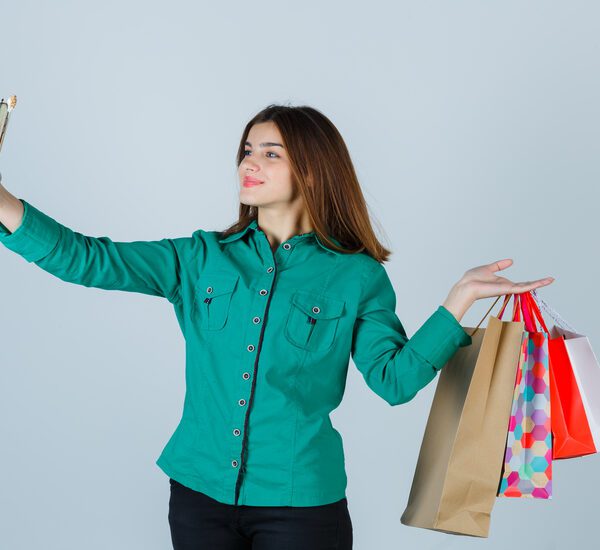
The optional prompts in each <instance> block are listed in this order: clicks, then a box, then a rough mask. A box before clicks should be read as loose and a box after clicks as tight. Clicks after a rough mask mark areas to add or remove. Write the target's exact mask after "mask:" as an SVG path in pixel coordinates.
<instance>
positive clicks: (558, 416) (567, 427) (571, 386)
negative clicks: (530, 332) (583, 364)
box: [530, 290, 598, 459]
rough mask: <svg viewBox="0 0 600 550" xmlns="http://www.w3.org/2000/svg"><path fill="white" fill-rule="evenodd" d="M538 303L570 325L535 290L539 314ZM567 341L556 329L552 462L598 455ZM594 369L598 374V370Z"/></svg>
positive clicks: (533, 301) (551, 352)
mask: <svg viewBox="0 0 600 550" xmlns="http://www.w3.org/2000/svg"><path fill="white" fill-rule="evenodd" d="M538 300H540V302H541V303H543V305H544V309H545V310H546V311H550V313H551V316H552V317H553V319H554V321H555V322H557V323H558V324H560V325H566V323H565V322H564V321H562V319H561V318H560V316H558V314H557V313H556V312H554V311H553V310H551V308H549V306H547V304H545V302H543V300H541V299H540V298H539V297H538V296H537V294H536V292H535V290H534V291H533V292H532V296H531V297H530V302H531V306H532V308H534V309H537V311H538V313H539V308H538V305H537V301H538ZM569 334H571V333H569ZM573 334H574V333H573ZM567 341H568V340H567V339H566V334H565V331H562V332H559V331H558V330H557V328H556V327H553V330H552V332H551V338H550V340H549V342H548V351H549V355H550V363H551V368H550V376H551V381H550V391H551V395H550V409H551V416H552V436H553V447H552V458H555V459H561V458H562V459H564V458H575V457H579V456H585V455H589V454H593V453H597V452H598V449H597V448H596V444H595V442H594V436H593V434H592V430H591V429H590V423H589V421H588V414H587V413H586V409H585V405H584V401H583V399H582V396H581V391H580V387H579V383H578V381H577V375H576V372H575V371H574V368H573V364H572V360H571V357H570V355H569V351H568V349H567ZM593 369H594V370H597V369H596V368H595V366H593ZM592 372H593V371H592Z"/></svg>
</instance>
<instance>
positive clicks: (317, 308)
mask: <svg viewBox="0 0 600 550" xmlns="http://www.w3.org/2000/svg"><path fill="white" fill-rule="evenodd" d="M312 311H313V313H319V311H321V308H320V307H319V306H314V307H313V308H312Z"/></svg>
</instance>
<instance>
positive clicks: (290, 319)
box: [284, 290, 345, 351]
mask: <svg viewBox="0 0 600 550" xmlns="http://www.w3.org/2000/svg"><path fill="white" fill-rule="evenodd" d="M344 306H345V301H344V300H341V299H340V298H334V297H332V296H326V295H323V294H320V293H319V292H311V291H306V290H297V291H296V292H295V293H294V294H293V295H292V300H291V304H290V309H289V312H288V315H287V319H286V323H285V329H284V334H285V337H286V338H287V339H288V341H289V342H291V343H292V344H294V345H295V346H297V347H299V348H302V349H304V350H307V351H326V350H328V349H329V348H330V347H331V346H332V344H333V341H334V340H335V335H336V332H337V330H338V324H339V321H340V317H341V316H342V315H343V313H344Z"/></svg>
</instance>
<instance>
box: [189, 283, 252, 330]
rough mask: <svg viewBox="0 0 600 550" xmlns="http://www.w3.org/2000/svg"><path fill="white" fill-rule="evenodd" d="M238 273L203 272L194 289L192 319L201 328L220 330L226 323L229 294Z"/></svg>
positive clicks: (232, 289)
mask: <svg viewBox="0 0 600 550" xmlns="http://www.w3.org/2000/svg"><path fill="white" fill-rule="evenodd" d="M239 278H240V277H239V275H235V274H229V273H226V274H223V273H203V274H202V275H200V277H199V278H198V282H197V283H196V287H195V290H194V307H193V311H192V315H193V319H194V321H196V322H198V326H199V327H200V329H202V330H221V329H222V328H223V327H224V326H225V324H226V323H227V318H228V316H229V309H230V306H231V296H232V295H233V292H234V290H235V287H236V285H237V282H238V279H239Z"/></svg>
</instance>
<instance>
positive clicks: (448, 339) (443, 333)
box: [406, 306, 472, 370]
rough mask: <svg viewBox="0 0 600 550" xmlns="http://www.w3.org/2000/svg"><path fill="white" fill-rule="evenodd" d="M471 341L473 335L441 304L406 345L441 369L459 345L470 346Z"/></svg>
mask: <svg viewBox="0 0 600 550" xmlns="http://www.w3.org/2000/svg"><path fill="white" fill-rule="evenodd" d="M471 343H472V341H471V336H469V334H467V333H466V332H465V330H464V328H463V327H462V325H461V324H460V323H459V322H458V320H457V319H456V317H454V315H452V313H450V312H449V311H448V310H447V309H446V308H445V307H444V306H439V307H438V308H437V310H436V311H434V312H433V314H432V315H431V316H430V317H429V318H428V319H427V320H426V321H425V323H423V324H422V325H421V327H420V328H419V330H417V332H415V333H414V334H413V336H412V337H411V338H410V340H409V341H408V342H407V344H406V345H407V346H409V347H410V348H412V349H413V350H414V351H415V352H416V353H418V354H419V355H420V356H421V357H423V359H425V360H426V361H427V362H428V363H429V364H430V365H431V366H432V367H433V368H434V369H436V370H441V369H442V368H443V367H444V366H445V365H446V363H447V362H448V361H449V360H450V358H451V357H452V356H453V355H454V354H455V353H456V351H457V349H458V348H459V347H463V346H469V345H471Z"/></svg>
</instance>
